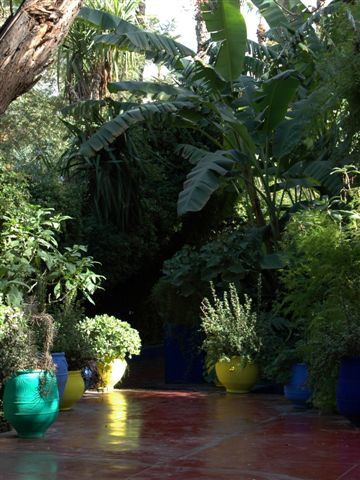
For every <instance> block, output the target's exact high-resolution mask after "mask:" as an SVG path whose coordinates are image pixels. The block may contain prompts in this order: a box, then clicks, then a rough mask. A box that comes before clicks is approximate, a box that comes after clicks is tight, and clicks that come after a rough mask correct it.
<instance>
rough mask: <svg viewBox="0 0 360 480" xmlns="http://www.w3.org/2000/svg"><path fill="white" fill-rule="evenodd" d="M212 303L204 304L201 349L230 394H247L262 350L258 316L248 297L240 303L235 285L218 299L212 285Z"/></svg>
mask: <svg viewBox="0 0 360 480" xmlns="http://www.w3.org/2000/svg"><path fill="white" fill-rule="evenodd" d="M211 292H212V300H209V299H208V298H207V297H205V298H204V300H203V302H202V304H201V312H202V315H201V327H202V330H203V331H204V333H205V340H204V342H203V345H202V348H203V349H204V350H205V352H206V354H207V357H208V359H209V361H210V362H212V363H213V364H215V370H216V375H217V377H218V379H219V381H220V383H221V384H222V385H224V386H225V388H226V391H227V392H229V393H246V392H248V391H249V390H250V389H251V388H252V386H253V385H254V384H255V382H256V380H257V378H258V374H259V368H258V366H257V364H256V359H257V356H258V354H259V352H260V349H261V341H260V338H259V335H258V333H257V317H258V315H257V313H256V312H254V311H253V308H252V301H251V299H250V298H249V297H248V296H247V295H245V296H244V302H243V303H241V302H240V300H239V297H238V293H237V290H236V287H235V285H234V284H232V283H231V284H229V288H228V290H225V292H224V294H223V297H222V298H220V297H218V295H217V293H216V291H215V288H214V285H213V284H211Z"/></svg>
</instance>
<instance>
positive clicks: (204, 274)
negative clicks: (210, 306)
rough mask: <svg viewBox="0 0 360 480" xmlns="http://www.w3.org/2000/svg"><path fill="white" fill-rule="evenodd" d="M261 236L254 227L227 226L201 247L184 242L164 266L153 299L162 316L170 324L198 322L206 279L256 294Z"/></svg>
mask: <svg viewBox="0 0 360 480" xmlns="http://www.w3.org/2000/svg"><path fill="white" fill-rule="evenodd" d="M262 258H263V255H262V253H261V235H260V232H258V231H257V230H255V229H254V230H252V229H249V230H242V229H235V228H229V229H227V230H225V231H223V232H222V233H219V234H218V235H217V236H215V238H213V239H211V240H210V241H208V242H207V243H205V244H204V245H202V246H201V247H200V248H197V247H195V246H190V245H185V246H184V247H183V248H182V249H181V250H179V251H178V252H177V253H176V254H175V255H174V256H173V257H172V258H171V259H169V260H166V261H165V262H164V265H163V274H164V275H163V277H162V278H161V279H160V281H159V282H158V284H157V285H156V286H155V287H154V290H153V298H154V301H155V303H156V305H157V307H158V309H159V311H160V314H161V316H162V318H163V319H164V320H165V321H167V322H171V323H187V324H190V325H198V324H199V318H200V304H201V301H202V299H203V298H204V296H207V295H208V294H209V282H210V281H213V282H214V283H215V284H216V286H218V287H219V288H226V286H227V285H228V284H229V283H230V282H232V283H235V284H236V286H237V288H238V289H239V290H240V291H242V292H246V293H248V294H250V295H251V296H255V295H256V290H257V287H256V283H257V276H258V272H259V271H260V270H261V261H262Z"/></svg>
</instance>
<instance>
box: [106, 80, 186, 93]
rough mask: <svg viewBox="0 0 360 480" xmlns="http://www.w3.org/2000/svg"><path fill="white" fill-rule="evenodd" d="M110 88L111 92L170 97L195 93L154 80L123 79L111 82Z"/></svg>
mask: <svg viewBox="0 0 360 480" xmlns="http://www.w3.org/2000/svg"><path fill="white" fill-rule="evenodd" d="M108 90H109V92H110V93H117V92H123V91H126V92H132V93H138V94H141V95H154V96H161V95H162V94H165V95H167V96H169V97H179V96H184V95H186V96H192V95H194V93H193V92H191V90H187V89H185V88H181V87H177V86H174V85H169V84H167V83H154V82H135V81H123V82H111V83H109V84H108Z"/></svg>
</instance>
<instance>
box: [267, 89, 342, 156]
mask: <svg viewBox="0 0 360 480" xmlns="http://www.w3.org/2000/svg"><path fill="white" fill-rule="evenodd" d="M335 102H336V98H334V95H332V92H331V91H329V90H328V89H325V88H320V89H317V90H315V91H314V92H312V93H311V94H310V95H309V96H308V97H307V98H305V99H302V100H299V101H298V102H296V103H294V105H293V107H292V110H291V112H290V113H289V115H288V117H287V118H285V119H284V120H283V121H282V122H281V123H280V124H279V125H278V127H277V128H276V132H275V136H274V143H273V154H274V155H275V156H276V157H277V158H279V159H281V158H283V157H285V156H286V155H288V154H290V153H291V152H292V151H293V150H294V148H296V147H297V146H298V145H299V143H300V142H301V141H302V140H303V139H304V137H305V136H306V135H307V134H308V132H309V131H311V129H315V127H316V125H317V123H318V122H319V117H320V121H322V120H321V116H322V112H324V111H327V110H329V109H331V108H335V104H334V103H335Z"/></svg>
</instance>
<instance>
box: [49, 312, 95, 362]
mask: <svg viewBox="0 0 360 480" xmlns="http://www.w3.org/2000/svg"><path fill="white" fill-rule="evenodd" d="M52 314H53V317H54V319H55V338H54V345H53V351H54V352H64V353H65V356H66V360H67V363H68V366H69V370H80V369H82V368H83V367H85V366H86V365H87V364H88V363H89V361H90V360H91V354H90V347H89V341H88V338H87V336H86V335H84V334H83V332H82V331H81V330H80V329H79V323H80V321H81V319H82V318H83V316H84V311H83V309H82V308H81V306H80V305H79V304H78V303H75V304H72V305H66V306H64V305H61V306H57V307H56V308H53V310H52Z"/></svg>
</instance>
